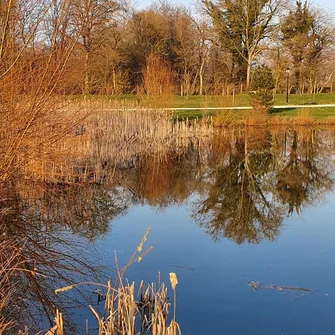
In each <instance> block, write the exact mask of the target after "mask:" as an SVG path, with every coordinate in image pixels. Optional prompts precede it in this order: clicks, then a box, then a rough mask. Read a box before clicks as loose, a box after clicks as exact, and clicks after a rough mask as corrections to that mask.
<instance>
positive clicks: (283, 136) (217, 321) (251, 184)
mask: <svg viewBox="0 0 335 335" xmlns="http://www.w3.org/2000/svg"><path fill="white" fill-rule="evenodd" d="M334 158H335V129H332V128H328V129H327V128H325V129H314V128H296V129H282V128H276V129H269V128H264V127H260V128H257V127H254V128H248V129H233V130H221V131H218V133H217V134H216V135H215V136H213V138H211V140H210V141H209V142H207V143H206V145H203V146H199V145H195V144H194V143H193V142H192V141H191V142H190V143H189V144H188V145H187V147H186V148H185V149H184V150H181V151H168V152H166V153H165V154H164V155H161V156H157V155H155V154H154V153H150V152H146V153H145V154H142V155H137V156H136V157H134V158H133V159H132V160H131V161H129V162H127V164H123V165H120V166H118V167H116V168H115V167H114V168H113V169H111V170H108V171H107V172H106V173H107V174H113V177H112V178H106V181H105V182H104V181H101V183H99V184H92V185H89V186H85V187H83V186H80V185H73V186H71V187H63V186H62V187H59V188H58V189H52V190H50V189H48V190H45V189H38V188H36V187H35V188H34V189H26V188H25V185H26V184H25V183H22V185H20V184H16V185H13V189H12V190H11V196H10V197H8V198H9V199H10V201H8V204H7V205H8V206H9V205H10V208H11V211H9V213H8V214H6V215H7V217H6V220H7V222H11V224H10V225H9V224H8V226H7V228H6V234H7V236H14V237H15V240H16V241H17V243H18V245H21V247H22V248H23V250H24V252H25V253H27V254H28V255H29V259H31V267H32V268H34V266H36V267H38V270H39V273H40V274H41V275H40V278H39V279H38V283H37V282H36V280H35V277H34V276H30V277H29V276H27V277H26V278H24V280H22V278H21V280H20V281H18V287H19V289H18V292H17V301H16V302H17V303H18V304H19V305H20V306H21V309H22V308H23V307H22V306H23V304H25V305H24V306H25V307H24V308H26V309H27V310H29V313H30V314H31V315H32V318H33V319H34V320H37V319H41V320H43V319H44V318H45V316H48V317H49V319H50V320H52V313H53V308H54V305H55V304H56V305H57V304H59V305H60V306H62V308H63V309H66V310H67V311H68V312H69V313H70V314H71V315H72V317H71V318H70V319H69V320H70V321H68V324H69V327H70V328H69V329H71V331H73V332H74V333H75V332H78V329H79V332H80V333H84V332H85V327H88V328H89V333H92V334H93V333H94V329H95V327H96V325H95V322H94V319H93V317H92V316H91V315H90V312H89V311H88V304H89V302H90V303H92V302H93V304H95V305H97V299H96V294H95V293H94V291H95V290H96V287H90V288H88V287H85V286H83V287H82V289H78V291H76V292H73V293H67V294H63V295H58V296H57V297H56V296H55V295H54V294H53V290H54V289H55V288H57V287H61V286H62V285H64V283H71V282H80V281H100V282H101V281H102V280H106V279H108V278H112V277H113V276H114V275H115V259H114V255H115V254H116V255H117V259H118V262H119V264H120V265H123V264H126V263H127V260H128V259H129V257H130V256H131V254H132V253H133V251H134V250H135V249H136V248H137V245H138V243H139V241H140V240H141V238H142V237H143V235H144V233H145V232H146V230H147V229H148V228H149V227H150V233H149V236H148V241H147V242H146V243H147V245H151V244H154V248H153V250H152V251H150V252H149V253H148V254H147V255H146V256H145V257H143V259H142V260H141V262H139V263H135V264H133V265H132V266H130V267H129V269H128V270H127V272H126V275H125V277H126V278H127V279H128V280H129V281H130V282H132V281H135V282H136V283H138V284H139V283H140V281H141V280H142V279H143V280H144V281H146V282H153V281H157V277H158V273H160V278H161V279H162V280H163V281H165V282H168V278H169V272H175V273H176V274H177V276H178V282H179V283H178V285H177V321H178V323H179V325H180V327H181V330H182V334H190V335H191V334H192V335H198V334H199V335H200V334H222V333H224V334H257V335H259V334H285V335H286V334H292V335H293V334H334V332H335V285H334V283H335V280H334V279H335V272H334V264H335V243H334V242H335V240H334V239H335V225H334V215H335V195H334V181H335V174H334V167H335V165H334ZM107 180H108V181H107ZM14 186H15V187H14ZM41 264H42V265H41ZM83 291H85V292H84V294H83ZM28 292H29V293H28ZM171 298H172V297H171ZM79 305H80V308H78V306H79ZM100 305H101V304H100ZM97 308H98V309H99V308H100V307H99V306H97ZM29 313H28V314H29ZM38 316H41V317H40V318H38ZM44 320H45V319H44ZM41 324H44V323H43V322H42V323H41ZM39 325H40V324H39ZM44 325H45V324H44ZM75 327H77V328H75ZM75 329H77V330H75Z"/></svg>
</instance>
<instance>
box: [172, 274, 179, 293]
mask: <svg viewBox="0 0 335 335" xmlns="http://www.w3.org/2000/svg"><path fill="white" fill-rule="evenodd" d="M170 283H171V286H172V288H173V289H175V288H176V286H177V284H178V279H177V275H176V274H175V273H174V272H170Z"/></svg>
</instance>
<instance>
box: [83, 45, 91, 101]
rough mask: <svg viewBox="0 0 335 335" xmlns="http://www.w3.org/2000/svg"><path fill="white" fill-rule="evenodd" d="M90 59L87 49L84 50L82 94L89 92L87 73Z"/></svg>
mask: <svg viewBox="0 0 335 335" xmlns="http://www.w3.org/2000/svg"><path fill="white" fill-rule="evenodd" d="M89 59H90V53H89V51H88V50H85V64H84V95H87V94H88V93H89V85H90V79H89V73H88V62H89Z"/></svg>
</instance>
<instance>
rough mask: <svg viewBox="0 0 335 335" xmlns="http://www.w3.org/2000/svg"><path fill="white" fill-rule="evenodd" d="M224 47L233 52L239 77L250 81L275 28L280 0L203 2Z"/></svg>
mask: <svg viewBox="0 0 335 335" xmlns="http://www.w3.org/2000/svg"><path fill="white" fill-rule="evenodd" d="M203 3H204V5H205V8H206V10H207V13H208V15H209V16H210V17H211V19H212V21H213V25H214V29H215V30H216V32H217V34H218V37H219V41H220V43H221V45H222V47H223V48H224V49H225V50H227V51H228V52H230V53H232V55H233V66H237V67H238V70H237V73H236V75H237V78H238V79H240V78H243V77H244V78H245V79H246V84H247V87H248V86H249V84H250V74H251V63H252V62H253V61H254V59H255V58H256V56H257V55H259V54H260V52H261V51H262V50H263V47H262V42H263V41H264V40H266V39H267V38H269V37H270V35H271V34H272V33H273V32H274V31H275V29H276V24H275V23H274V18H275V17H276V15H277V13H278V9H279V5H280V1H278V0H250V1H244V0H219V1H216V2H212V1H208V0H204V1H203Z"/></svg>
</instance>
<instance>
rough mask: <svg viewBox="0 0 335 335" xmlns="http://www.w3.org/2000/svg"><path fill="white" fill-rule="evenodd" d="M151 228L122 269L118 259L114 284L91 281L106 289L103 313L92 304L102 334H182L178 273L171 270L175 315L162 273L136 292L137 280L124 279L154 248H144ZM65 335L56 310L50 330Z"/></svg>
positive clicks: (67, 288)
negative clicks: (177, 318)
mask: <svg viewBox="0 0 335 335" xmlns="http://www.w3.org/2000/svg"><path fill="white" fill-rule="evenodd" d="M149 231H150V229H148V230H147V231H146V233H145V234H144V236H143V238H142V240H141V241H140V243H139V245H138V246H137V248H136V250H135V251H134V253H133V254H132V256H131V257H130V259H129V261H128V262H127V264H126V265H125V266H124V267H123V268H119V264H118V260H117V258H116V256H115V260H116V268H117V276H116V278H115V280H114V282H113V283H112V281H108V283H107V285H101V284H96V283H92V284H93V285H95V286H97V285H98V286H99V287H100V288H101V289H104V290H105V293H103V294H101V297H102V299H104V300H105V304H104V312H103V314H99V313H98V312H97V311H96V309H94V308H93V306H91V305H90V306H89V308H90V310H91V312H92V314H93V315H94V316H95V318H96V321H97V325H98V327H97V328H98V331H97V334H99V335H135V334H137V335H141V334H151V335H177V334H179V335H180V334H181V331H180V327H179V325H178V323H177V322H176V286H177V284H178V280H177V276H176V274H175V273H170V284H171V287H172V290H173V297H174V298H173V317H172V318H171V317H169V309H170V307H171V303H170V302H169V298H168V289H167V287H166V286H165V284H164V283H160V275H159V277H158V283H157V284H154V283H152V284H149V285H145V283H144V282H143V281H142V282H141V283H140V285H139V288H138V293H137V294H136V293H135V283H134V282H132V283H129V282H128V281H127V280H126V279H125V278H124V276H125V272H126V270H127V268H128V267H129V266H131V265H132V264H134V263H136V262H141V261H142V259H143V257H144V256H146V255H147V254H148V253H149V252H150V251H151V250H152V248H153V246H152V245H151V246H149V247H148V248H147V249H146V250H144V251H143V248H144V244H145V242H146V240H147V237H148V234H149ZM87 284H91V283H78V284H73V285H69V286H66V287H62V288H59V289H57V290H55V293H56V294H60V293H61V294H63V293H65V292H66V291H69V290H72V289H74V288H75V287H78V286H81V285H87ZM47 334H48V335H49V334H50V335H51V334H57V335H63V334H64V327H63V321H62V315H61V313H59V311H56V317H55V326H54V327H53V328H52V329H50V330H49V332H48V333H47Z"/></svg>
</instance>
